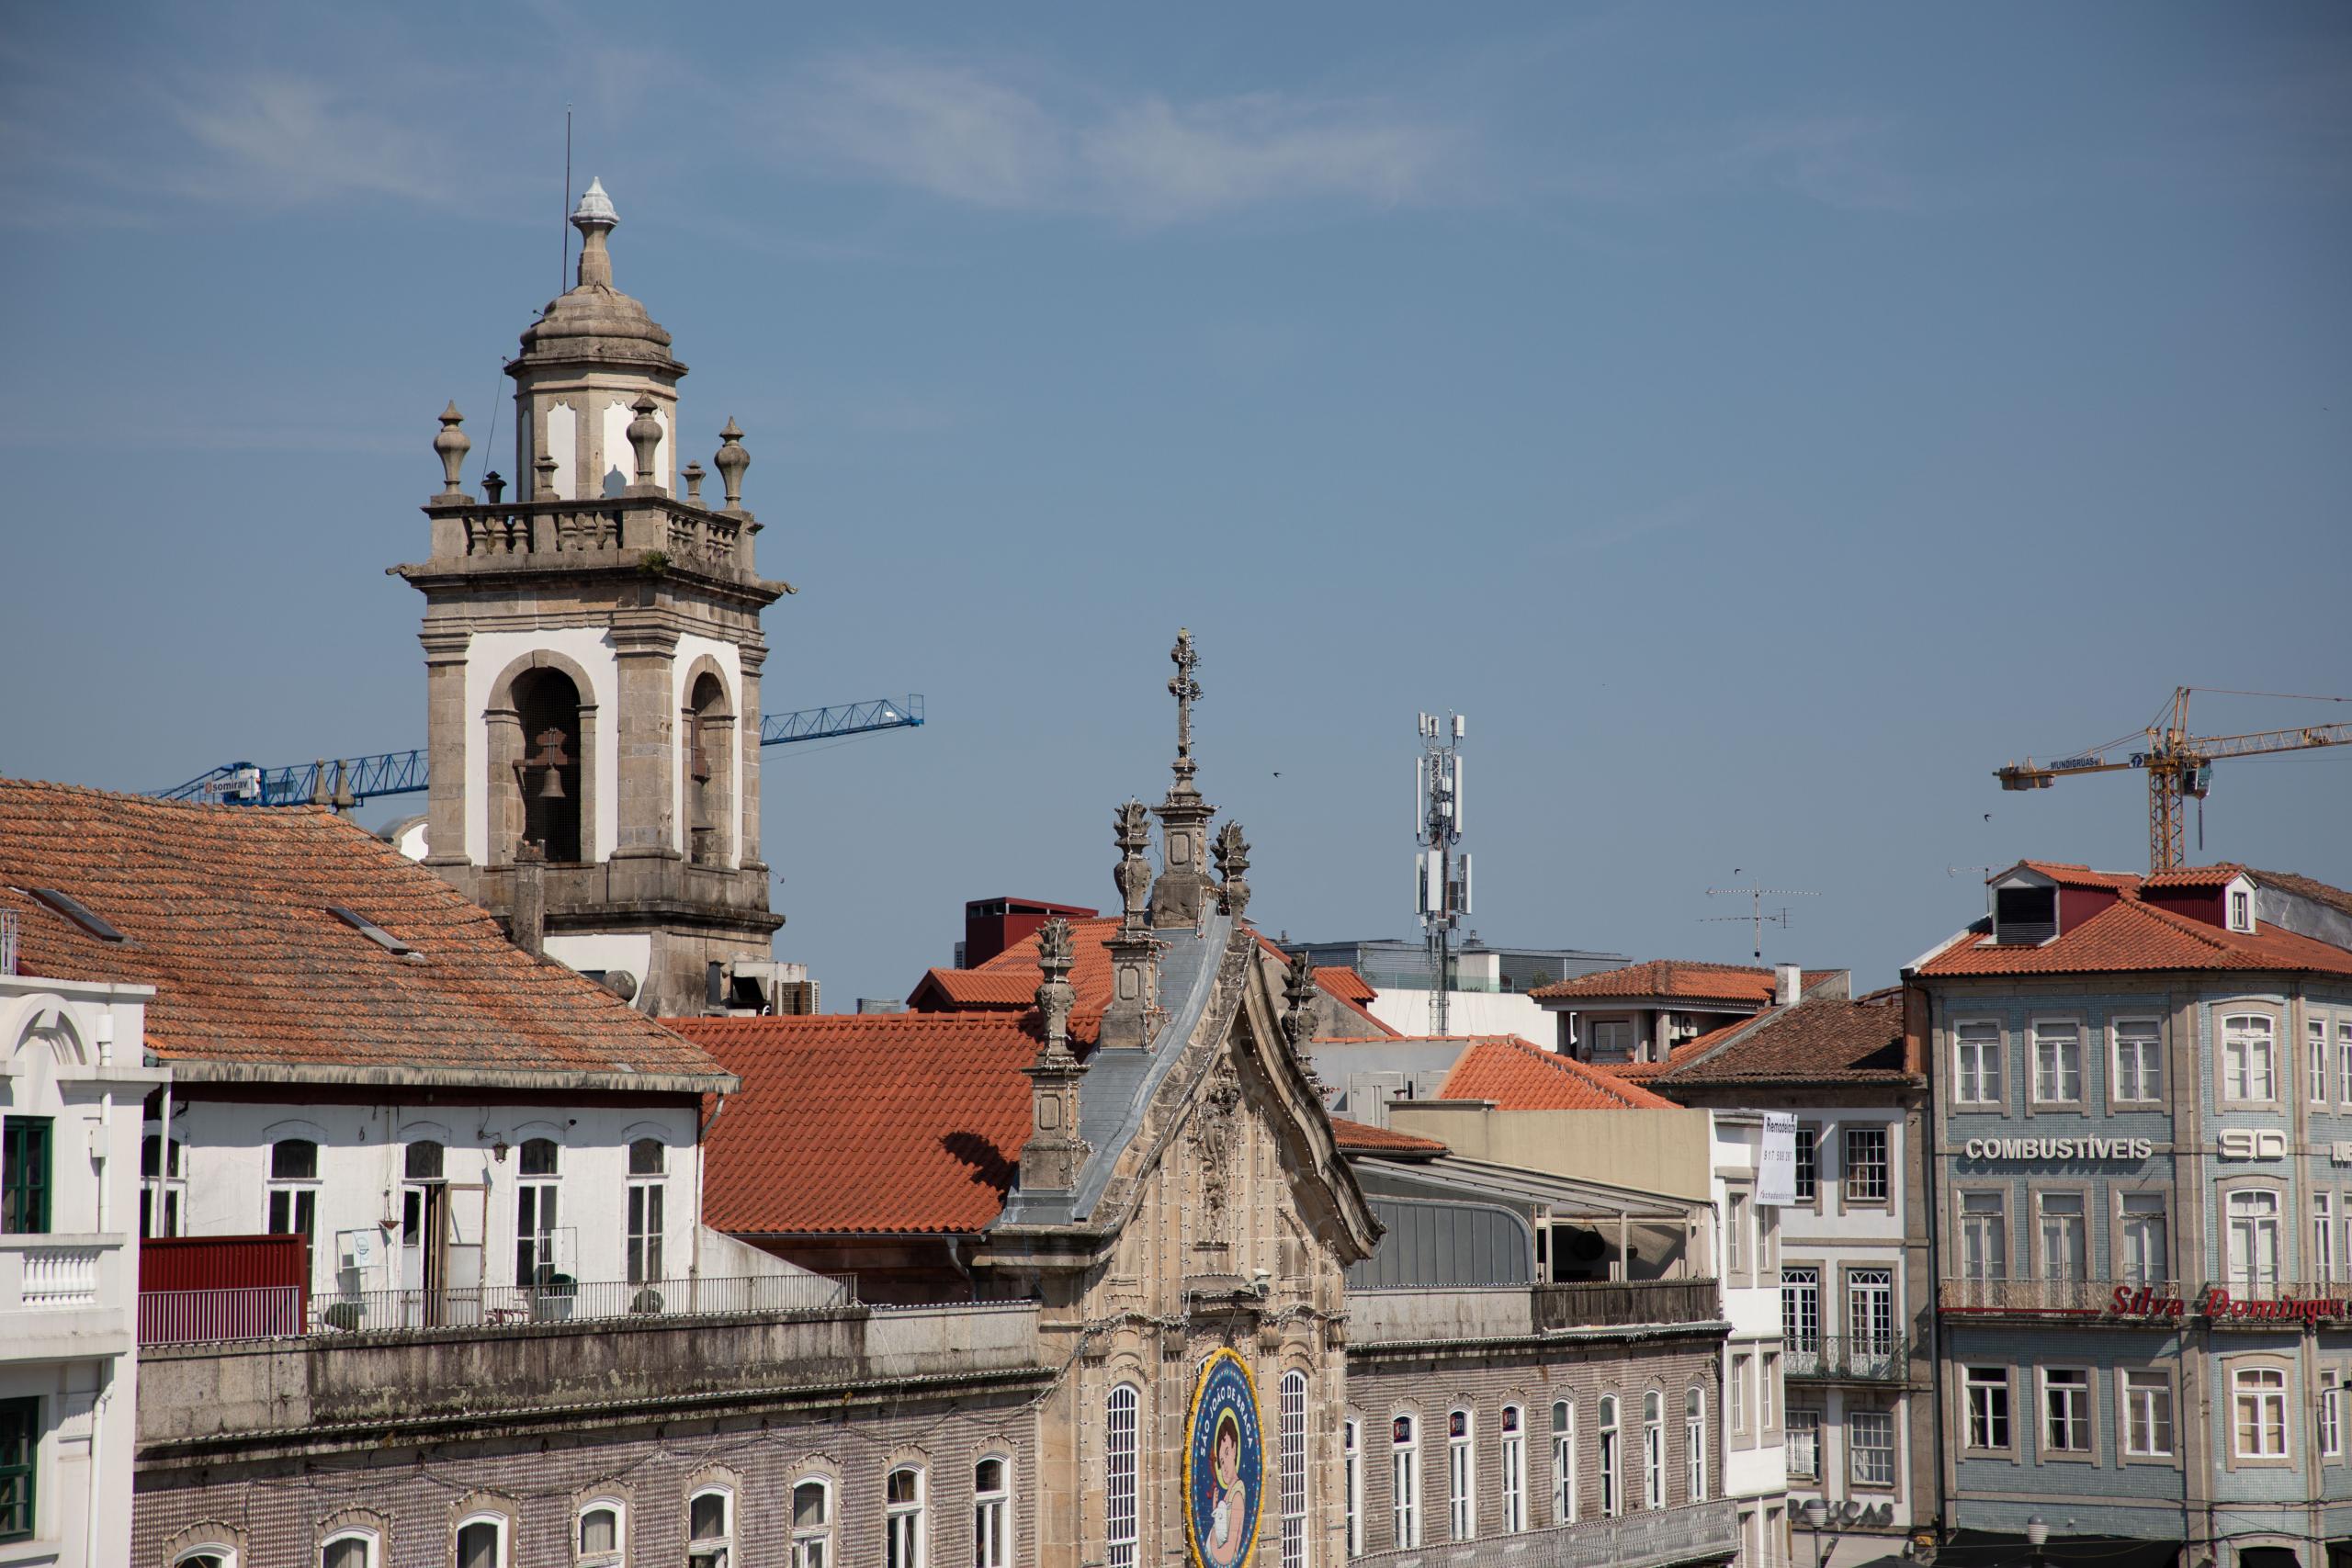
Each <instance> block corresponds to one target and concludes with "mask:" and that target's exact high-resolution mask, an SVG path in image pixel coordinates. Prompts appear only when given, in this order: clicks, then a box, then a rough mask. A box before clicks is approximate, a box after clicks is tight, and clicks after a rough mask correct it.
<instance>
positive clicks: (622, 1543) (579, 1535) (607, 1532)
mask: <svg viewBox="0 0 2352 1568" xmlns="http://www.w3.org/2000/svg"><path fill="white" fill-rule="evenodd" d="M571 1550H572V1559H571V1561H572V1562H573V1563H574V1564H575V1565H576V1568H620V1565H621V1564H622V1563H624V1562H628V1507H627V1506H625V1505H624V1504H622V1502H621V1501H620V1499H619V1498H617V1497H599V1498H596V1499H595V1500H594V1502H591V1503H587V1504H585V1505H583V1506H582V1507H581V1510H580V1517H578V1518H577V1519H575V1520H573V1521H572V1526H571ZM328 1568H334V1564H333V1563H330V1564H328Z"/></svg>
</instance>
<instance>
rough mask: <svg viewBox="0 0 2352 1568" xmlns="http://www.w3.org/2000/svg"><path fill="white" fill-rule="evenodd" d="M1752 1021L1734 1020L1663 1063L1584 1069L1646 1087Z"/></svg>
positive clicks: (1682, 1047)
mask: <svg viewBox="0 0 2352 1568" xmlns="http://www.w3.org/2000/svg"><path fill="white" fill-rule="evenodd" d="M1755 1021H1756V1020H1755V1019H1753V1018H1742V1019H1735V1020H1734V1021H1731V1022H1729V1023H1726V1024H1724V1025H1722V1026H1721V1027H1719V1028H1715V1029H1711V1030H1709V1031H1707V1032H1706V1033H1704V1034H1702V1035H1699V1036H1698V1037H1696V1038H1695V1039H1691V1040H1685V1041H1684V1042H1683V1043H1681V1044H1679V1045H1677V1046H1676V1047H1675V1048H1674V1049H1673V1050H1671V1051H1669V1052H1668V1053H1667V1056H1666V1060H1665V1061H1663V1062H1588V1063H1587V1064H1585V1065H1586V1066H1589V1067H1591V1068H1592V1069H1593V1070H1594V1071H1596V1072H1603V1073H1607V1074H1609V1075H1610V1076H1611V1077H1620V1078H1623V1079H1625V1080H1626V1081H1627V1082H1629V1083H1648V1082H1649V1081H1651V1080H1652V1079H1653V1078H1656V1077H1659V1076H1660V1075H1662V1074H1664V1073H1667V1072H1669V1071H1671V1070H1672V1069H1673V1068H1675V1067H1676V1066H1679V1065H1680V1064H1682V1063H1684V1062H1688V1061H1690V1060H1691V1058H1692V1057H1693V1056H1696V1055H1699V1053H1701V1052H1702V1051H1709V1050H1713V1048H1714V1047H1715V1046H1716V1045H1717V1044H1718V1043H1721V1042H1723V1041H1724V1040H1726V1039H1728V1038H1730V1037H1731V1035H1732V1033H1733V1032H1735V1031H1737V1030H1742V1029H1745V1028H1747V1026H1748V1025H1749V1024H1751V1023H1753V1022H1755Z"/></svg>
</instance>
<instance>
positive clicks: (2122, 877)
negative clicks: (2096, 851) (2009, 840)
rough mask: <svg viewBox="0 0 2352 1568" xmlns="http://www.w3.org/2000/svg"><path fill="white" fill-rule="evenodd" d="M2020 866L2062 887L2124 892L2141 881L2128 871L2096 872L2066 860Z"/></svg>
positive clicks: (2024, 862)
mask: <svg viewBox="0 0 2352 1568" xmlns="http://www.w3.org/2000/svg"><path fill="white" fill-rule="evenodd" d="M2018 864H2019V865H2021V866H2023V867H2025V868H2026V869H2027V870H2028V871H2038V872H2040V873H2041V874H2042V875H2044V876H2046V877H2048V878H2049V879H2050V880H2051V881H2052V882H2054V883H2056V884H2058V886H2061V887H2097V888H2101V889H2104V890H2106V891H2108V892H2122V891H2124V890H2125V889H2128V888H2132V887H2137V886H2139V885H2140V879H2139V878H2138V877H2136V876H2134V875H2132V874H2131V873H2130V872H2128V871H2094V870H2092V869H2091V868H2090V867H2089V866H2086V865H2077V864H2076V863H2074V862H2073V861H2064V860H2021V861H2019V862H2018Z"/></svg>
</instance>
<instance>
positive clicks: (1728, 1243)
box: [1724, 1192, 1747, 1274]
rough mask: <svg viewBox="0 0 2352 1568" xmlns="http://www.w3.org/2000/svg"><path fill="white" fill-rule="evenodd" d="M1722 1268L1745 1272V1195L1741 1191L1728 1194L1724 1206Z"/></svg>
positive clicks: (1728, 1271)
mask: <svg viewBox="0 0 2352 1568" xmlns="http://www.w3.org/2000/svg"><path fill="white" fill-rule="evenodd" d="M1724 1271H1725V1272H1726V1273H1730V1274H1745V1273H1747V1194H1745V1193H1742V1192H1734V1193H1731V1194H1729V1195H1728V1201H1726V1203H1725V1204H1724Z"/></svg>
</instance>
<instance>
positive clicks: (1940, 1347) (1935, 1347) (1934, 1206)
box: [1902, 970, 1951, 1532]
mask: <svg viewBox="0 0 2352 1568" xmlns="http://www.w3.org/2000/svg"><path fill="white" fill-rule="evenodd" d="M1902 978H1903V983H1904V984H1905V985H1906V986H1908V985H1910V984H1912V983H1913V982H1914V980H1915V979H1916V976H1915V975H1914V974H1913V972H1911V971H1908V970H1905V972H1904V974H1903V976H1902ZM1923 994H1924V996H1925V998H1926V1001H1927V1006H1926V1007H1925V1008H1924V1009H1922V1011H1923V1012H1925V1013H1926V1015H1927V1016H1926V1020H1925V1022H1924V1026H1923V1027H1922V1029H1921V1032H1920V1035H1921V1037H1920V1042H1919V1066H1920V1068H1921V1070H1922V1072H1923V1073H1924V1074H1925V1075H1926V1077H1927V1080H1928V1117H1927V1139H1926V1143H1927V1147H1926V1148H1925V1149H1924V1150H1922V1151H1921V1152H1922V1153H1923V1154H1924V1156H1926V1157H1925V1158H1924V1159H1922V1160H1921V1161H1920V1163H1921V1164H1922V1165H1923V1166H1925V1167H1926V1168H1927V1173H1928V1416H1929V1419H1930V1420H1932V1421H1933V1423H1934V1424H1935V1428H1936V1494H1935V1497H1934V1499H1933V1501H1934V1504H1935V1510H1936V1511H1935V1515H1934V1527H1935V1528H1936V1529H1938V1531H1939V1532H1941V1531H1942V1530H1946V1529H1950V1528H1951V1506H1950V1503H1949V1500H1948V1499H1947V1497H1946V1495H1945V1481H1944V1476H1945V1470H1944V1463H1945V1458H1946V1455H1945V1451H1944V1441H1945V1438H1944V1314H1943V1301H1942V1295H1943V1245H1942V1242H1943V1213H1944V1197H1943V1189H1942V1187H1941V1185H1940V1182H1939V1178H1940V1177H1941V1176H1942V1175H1943V1159H1942V1157H1941V1156H1940V1155H1939V1152H1938V1151H1939V1148H1940V1147H1941V1145H1942V1144H1943V1100H1942V1097H1941V1096H1940V1095H1939V1093H1938V1092H1937V1087H1936V1058H1937V1055H1938V1052H1937V1050H1936V1023H1937V1016H1936V1015H1937V1008H1936V996H1935V993H1934V992H1933V991H1927V992H1924V993H1923Z"/></svg>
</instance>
